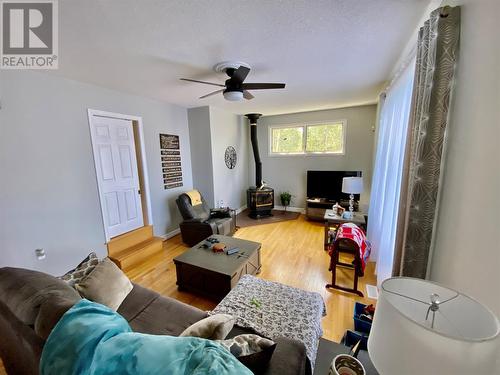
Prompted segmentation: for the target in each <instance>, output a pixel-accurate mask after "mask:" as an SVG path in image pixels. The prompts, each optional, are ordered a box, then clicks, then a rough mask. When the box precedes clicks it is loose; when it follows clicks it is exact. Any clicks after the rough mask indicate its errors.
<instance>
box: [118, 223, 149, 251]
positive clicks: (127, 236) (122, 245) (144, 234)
mask: <svg viewBox="0 0 500 375" xmlns="http://www.w3.org/2000/svg"><path fill="white" fill-rule="evenodd" d="M152 237H153V226H152V225H146V226H144V227H141V228H138V229H135V230H133V231H130V232H127V233H124V234H122V235H120V236H118V237H114V238H112V239H111V240H110V241H109V242H108V255H109V257H110V258H112V257H115V255H116V254H118V253H120V252H122V251H124V250H126V249H128V248H131V247H134V246H136V245H138V244H140V243H142V242H145V241H147V240H149V239H151V238H152Z"/></svg>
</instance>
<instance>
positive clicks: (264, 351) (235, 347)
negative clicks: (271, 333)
mask: <svg viewBox="0 0 500 375" xmlns="http://www.w3.org/2000/svg"><path fill="white" fill-rule="evenodd" d="M217 342H218V343H219V344H221V345H222V346H223V347H224V348H226V349H227V350H229V351H230V352H231V354H233V355H234V356H235V357H236V358H238V360H239V361H240V362H241V363H243V364H244V365H245V366H246V367H248V368H249V369H250V370H252V372H253V373H254V374H260V373H262V372H264V371H265V369H266V368H267V365H268V364H269V361H270V360H271V357H272V356H273V353H274V349H275V348H276V343H275V342H274V341H272V340H269V339H266V338H264V337H261V336H259V335H253V334H245V335H238V336H235V337H233V338H232V339H229V340H218V341H217Z"/></svg>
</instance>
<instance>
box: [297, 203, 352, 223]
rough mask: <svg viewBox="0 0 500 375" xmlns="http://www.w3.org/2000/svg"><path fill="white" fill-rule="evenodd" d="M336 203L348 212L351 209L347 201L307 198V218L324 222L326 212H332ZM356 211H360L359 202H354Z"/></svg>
mask: <svg viewBox="0 0 500 375" xmlns="http://www.w3.org/2000/svg"><path fill="white" fill-rule="evenodd" d="M335 202H338V204H339V205H340V206H342V207H344V208H345V209H346V210H348V209H349V200H346V199H340V201H338V200H331V199H326V198H307V199H306V218H307V219H308V220H313V221H324V217H325V211H326V210H331V209H332V206H333V205H334V204H335ZM354 211H359V202H357V201H354Z"/></svg>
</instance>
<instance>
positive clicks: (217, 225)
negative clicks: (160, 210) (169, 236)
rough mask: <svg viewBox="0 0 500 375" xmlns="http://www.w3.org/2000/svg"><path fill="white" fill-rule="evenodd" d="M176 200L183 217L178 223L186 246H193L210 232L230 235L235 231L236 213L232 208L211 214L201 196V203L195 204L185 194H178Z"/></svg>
mask: <svg viewBox="0 0 500 375" xmlns="http://www.w3.org/2000/svg"><path fill="white" fill-rule="evenodd" d="M176 202H177V207H179V211H180V212H181V215H182V217H183V219H184V221H183V222H182V223H181V224H180V229H181V235H182V241H184V243H185V244H187V245H188V246H194V245H196V244H197V243H198V242H200V241H202V240H204V239H205V238H207V237H210V236H211V235H212V234H222V235H224V236H232V235H233V234H234V232H235V231H236V214H235V212H234V211H233V210H229V212H228V213H226V214H224V213H223V214H221V213H220V212H219V213H217V214H212V213H211V211H210V208H209V207H208V205H207V202H206V201H205V199H204V198H203V196H201V204H198V205H196V206H193V205H192V204H191V198H189V196H188V195H187V194H181V195H179V198H177V200H176Z"/></svg>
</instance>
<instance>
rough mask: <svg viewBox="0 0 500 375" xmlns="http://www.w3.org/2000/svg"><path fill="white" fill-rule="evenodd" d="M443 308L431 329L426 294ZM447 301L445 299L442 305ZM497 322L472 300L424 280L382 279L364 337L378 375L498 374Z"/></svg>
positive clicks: (487, 311)
mask: <svg viewBox="0 0 500 375" xmlns="http://www.w3.org/2000/svg"><path fill="white" fill-rule="evenodd" d="M433 293H435V294H437V295H439V300H440V301H441V302H442V304H440V305H439V310H438V311H436V314H435V320H434V328H431V322H432V315H433V313H432V311H431V312H430V313H429V317H428V319H427V320H426V314H427V310H428V309H429V302H430V295H431V294H433ZM447 300H449V301H447ZM499 332H500V328H499V322H498V319H497V318H496V317H495V315H493V313H492V312H491V311H489V310H488V309H487V308H486V307H484V306H483V305H481V304H480V303H478V302H477V301H475V300H473V299H472V298H470V297H468V296H465V295H463V294H460V293H458V292H456V291H454V290H450V289H448V288H445V287H442V286H440V285H438V284H434V283H432V282H429V281H425V280H420V279H413V278H405V277H397V278H391V279H387V280H385V281H384V282H383V283H382V285H381V293H380V295H379V299H378V301H377V308H376V311H375V317H374V319H373V325H372V328H371V331H370V336H369V338H368V352H369V354H370V358H371V360H372V362H373V364H374V365H375V367H376V369H377V370H378V372H379V373H380V374H381V375H413V374H415V375H417V374H418V375H420V374H429V375H430V374H436V375H437V374H439V375H458V374H464V375H465V374H467V375H472V374H497V373H498V372H496V371H498V367H497V366H498V362H497V359H498V356H499V354H500V345H499V344H500V340H499V337H498V336H499Z"/></svg>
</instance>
